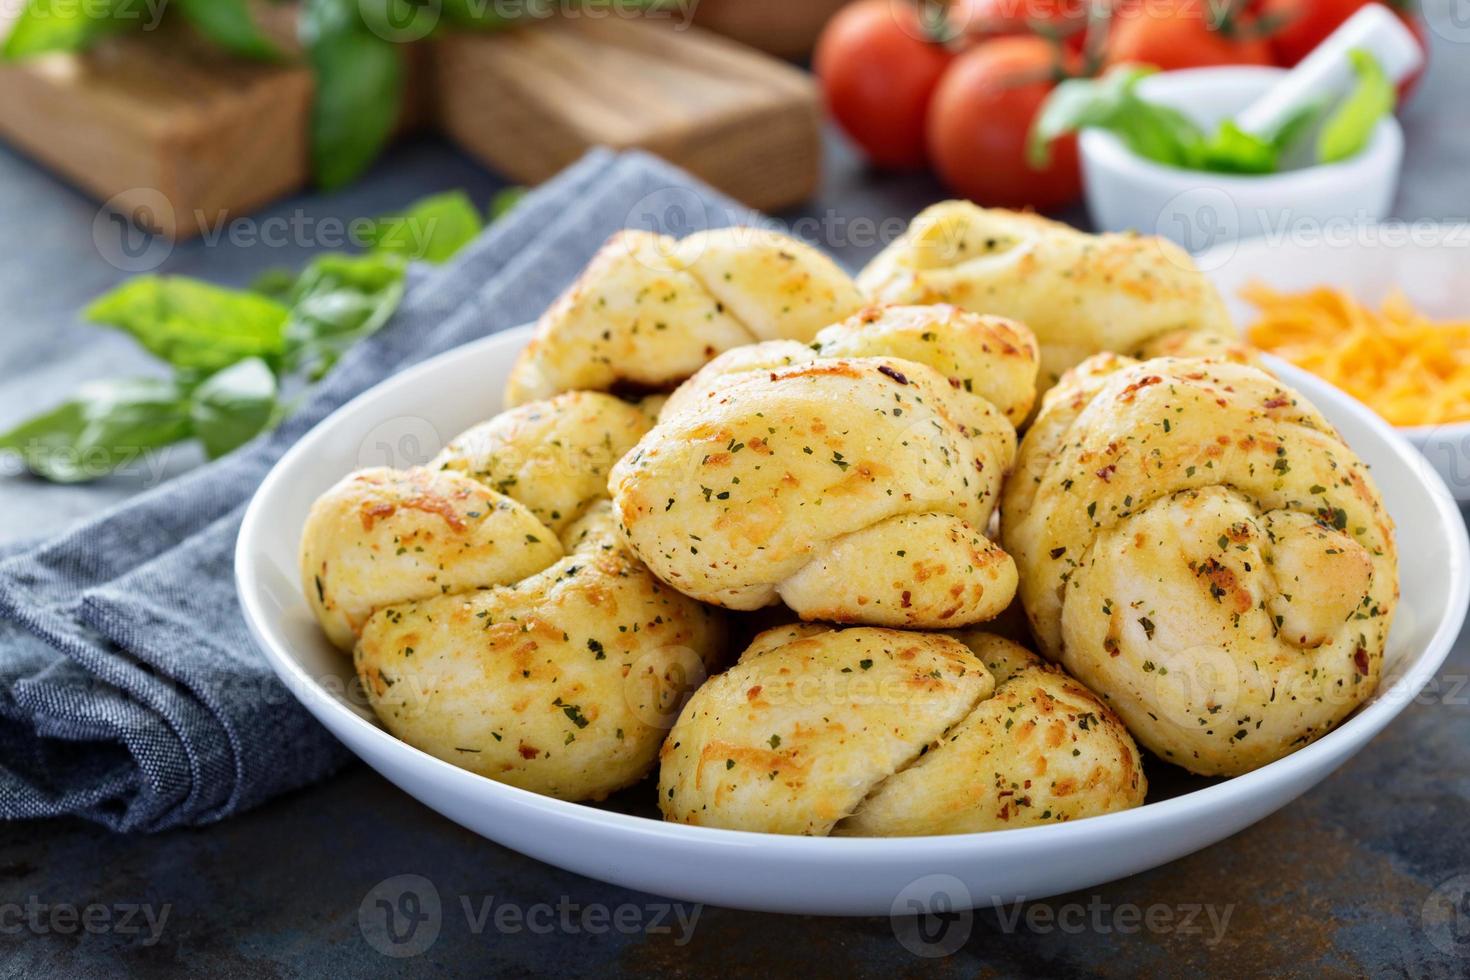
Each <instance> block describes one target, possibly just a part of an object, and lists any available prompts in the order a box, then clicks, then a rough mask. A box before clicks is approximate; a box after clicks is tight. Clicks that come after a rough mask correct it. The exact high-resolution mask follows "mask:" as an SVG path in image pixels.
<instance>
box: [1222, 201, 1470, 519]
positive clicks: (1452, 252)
mask: <svg viewBox="0 0 1470 980" xmlns="http://www.w3.org/2000/svg"><path fill="white" fill-rule="evenodd" d="M1196 262H1197V263H1198V265H1199V266H1200V268H1201V269H1203V270H1204V271H1205V272H1206V274H1208V275H1209V276H1210V278H1212V279H1213V280H1214V282H1215V285H1216V286H1217V287H1219V289H1220V292H1221V293H1222V294H1223V295H1224V296H1225V302H1226V304H1227V305H1228V306H1229V307H1230V314H1231V316H1232V317H1233V318H1234V320H1235V322H1236V324H1237V325H1239V326H1240V328H1241V329H1242V330H1244V329H1245V328H1246V327H1248V326H1249V325H1250V324H1251V323H1252V322H1253V321H1254V320H1255V318H1256V312H1255V309H1254V308H1253V307H1252V306H1251V305H1250V304H1249V303H1247V302H1246V301H1245V300H1243V299H1241V298H1240V290H1241V288H1242V287H1244V286H1246V285H1249V284H1250V283H1252V282H1263V283H1265V284H1266V285H1268V286H1271V287H1272V288H1274V289H1280V290H1285V291H1287V292H1296V291H1300V290H1306V289H1310V288H1312V287H1313V286H1320V285H1325V286H1333V287H1336V288H1338V289H1342V290H1344V291H1345V292H1347V293H1349V294H1351V295H1352V296H1354V297H1356V298H1357V299H1358V300H1360V301H1362V302H1364V303H1368V304H1370V305H1374V306H1376V305H1377V304H1379V303H1381V302H1382V301H1383V299H1384V298H1385V297H1387V296H1388V295H1389V294H1390V293H1391V292H1393V290H1394V289H1401V290H1403V292H1404V295H1406V296H1407V297H1408V298H1409V300H1410V301H1411V302H1412V303H1413V304H1414V306H1415V307H1417V308H1418V309H1419V310H1420V311H1422V312H1423V313H1424V314H1425V315H1426V316H1429V317H1431V318H1433V319H1436V320H1470V294H1467V293H1466V291H1465V285H1464V284H1465V283H1467V282H1470V224H1458V225H1441V224H1432V223H1427V222H1421V223H1416V224H1392V223H1390V224H1380V225H1354V224H1350V223H1348V222H1339V223H1336V224H1334V225H1330V226H1327V227H1325V228H1321V229H1306V228H1302V229H1298V230H1297V231H1295V232H1291V233H1288V234H1282V235H1275V234H1273V235H1268V236H1266V237H1264V238H1258V239H1254V240H1251V241H1243V242H1227V243H1225V244H1222V245H1218V246H1216V247H1215V248H1213V249H1210V250H1208V251H1206V252H1203V253H1201V254H1199V255H1198V256H1196ZM1395 431H1397V432H1398V433H1399V434H1400V435H1402V436H1403V437H1404V438H1406V439H1408V440H1409V442H1411V443H1413V444H1414V446H1416V447H1417V448H1418V449H1419V451H1420V452H1422V453H1423V454H1424V455H1425V456H1426V457H1427V458H1428V459H1429V461H1430V463H1431V464H1433V466H1434V468H1435V469H1436V470H1438V471H1439V475H1440V476H1441V477H1442V478H1443V479H1444V482H1445V485H1446V486H1448V487H1449V490H1450V493H1451V495H1453V496H1454V497H1455V499H1456V500H1460V501H1464V502H1467V503H1470V422H1450V423H1446V424H1443V425H1418V426H1400V427H1398V428H1397V429H1396V430H1395Z"/></svg>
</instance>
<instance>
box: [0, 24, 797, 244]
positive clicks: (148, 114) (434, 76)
mask: <svg viewBox="0 0 1470 980" xmlns="http://www.w3.org/2000/svg"><path fill="white" fill-rule="evenodd" d="M274 9H275V10H276V11H278V14H277V16H278V17H281V18H282V21H281V22H280V23H279V24H278V25H277V27H278V29H277V30H275V31H271V32H270V33H271V34H272V35H273V37H274V38H275V39H276V40H278V41H283V42H285V43H287V44H289V41H290V31H291V29H292V24H293V21H292V17H293V16H294V15H293V14H292V12H291V10H290V8H281V7H277V8H274ZM4 28H5V25H4V24H0V33H3V31H4ZM405 50H406V51H407V54H408V57H409V59H410V70H409V77H410V79H411V85H410V93H409V97H408V100H407V102H408V105H407V111H406V113H405V119H404V125H403V129H405V130H406V129H410V128H415V127H416V126H417V125H427V126H434V125H436V124H438V125H442V127H443V129H444V130H445V131H446V132H447V133H448V134H449V135H450V136H451V137H452V138H453V139H454V140H455V141H456V142H458V143H459V144H460V145H461V146H463V147H464V148H465V149H466V150H467V151H469V152H470V153H472V154H473V155H475V156H476V157H478V158H480V159H481V160H482V161H484V162H485V163H486V164H488V165H489V166H490V167H492V168H494V169H497V170H499V171H501V172H502V173H504V174H505V175H506V176H508V177H509V178H511V179H512V180H515V181H518V182H522V183H532V184H534V183H538V182H540V181H542V180H544V179H546V178H547V177H550V176H551V175H552V174H554V173H556V172H557V171H558V170H560V169H561V168H562V167H564V166H566V165H567V164H569V163H571V162H572V161H573V160H575V159H576V158H577V157H578V156H580V155H581V154H582V153H583V152H584V151H585V150H586V149H588V148H589V147H591V146H594V145H598V144H601V145H607V146H612V147H617V148H625V147H642V148H646V149H648V150H651V151H653V152H655V153H658V154H660V155H662V156H664V157H665V158H667V159H669V160H670V161H672V162H674V163H676V164H679V165H680V166H683V167H685V168H687V169H689V170H690V171H692V172H694V173H695V174H697V175H699V176H701V177H703V178H704V179H705V180H707V181H709V182H710V183H712V184H714V185H715V186H716V187H718V188H720V189H721V190H724V191H726V192H727V193H729V194H731V195H732V196H734V197H736V198H737V199H739V200H741V201H743V202H744V203H746V204H749V205H751V206H752V207H758V208H779V207H782V206H785V205H788V204H792V203H795V202H797V201H800V200H801V199H802V198H804V197H806V196H807V195H809V194H810V193H811V191H812V190H813V189H814V188H815V186H816V181H817V178H818V171H819V164H820V140H819V136H818V119H819V114H818V108H817V99H816V95H815V91H814V88H813V86H812V84H811V81H810V79H808V78H807V77H806V76H805V75H804V74H802V73H801V72H799V71H797V70H796V69H794V68H791V67H790V66H788V65H785V64H782V63H780V62H778V61H775V60H774V59H771V58H769V57H767V56H765V55H763V54H760V53H759V52H756V51H754V50H752V49H748V48H744V47H742V46H740V45H737V44H735V43H733V42H730V41H727V40H725V39H723V38H718V37H715V36H713V35H710V34H707V33H705V32H703V31H700V30H697V29H693V28H690V29H687V30H683V31H675V30H673V29H671V28H670V27H669V26H667V25H666V24H664V23H662V22H651V21H648V20H629V19H619V18H601V19H592V18H587V17H581V18H576V19H570V18H569V19H567V20H565V21H545V22H537V23H535V24H534V25H531V26H528V27H526V28H523V29H518V30H515V31H510V32H506V33H502V34H472V35H459V36H453V37H448V38H445V39H442V40H439V41H436V42H433V43H431V44H424V45H420V46H416V47H413V48H407V49H405ZM312 91H313V85H312V78H311V73H310V72H309V71H308V70H307V69H306V68H305V67H303V66H301V65H300V64H299V63H286V64H260V63H256V62H249V61H244V60H241V59H236V58H231V57H228V56H226V55H224V54H222V53H221V52H219V51H218V50H217V49H215V48H213V47H212V46H210V45H208V44H207V43H205V42H203V41H201V40H199V39H198V38H197V37H195V36H193V35H192V34H191V33H189V32H188V31H187V30H185V29H183V28H173V29H170V28H168V26H167V25H165V27H164V28H163V29H160V30H158V31H155V32H151V33H148V34H134V35H123V36H117V37H112V38H108V39H107V40H105V41H103V42H102V43H101V44H99V45H98V46H97V47H95V48H94V49H93V50H91V51H88V52H86V53H85V54H81V55H67V54H60V55H51V56H46V57H42V58H38V59H35V60H32V61H28V62H25V63H23V64H20V65H0V139H3V140H5V141H7V142H9V143H10V144H11V145H12V146H15V147H17V148H19V149H20V150H22V151H24V152H25V153H27V154H29V155H30V156H32V157H34V158H35V159H37V160H39V161H40V162H42V163H43V164H45V165H46V166H48V167H50V168H51V169H52V170H54V171H56V172H57V173H59V174H61V175H62V176H63V177H65V178H66V179H68V180H69V181H71V182H72V183H74V184H75V185H76V186H78V187H79V188H81V189H82V190H84V191H85V192H87V193H88V194H90V195H91V196H93V197H95V198H97V199H98V200H99V201H104V202H108V203H109V205H110V206H111V207H113V208H114V209H115V210H117V211H119V212H121V213H123V214H125V215H127V216H128V217H130V218H131V219H132V220H134V221H135V222H137V223H138V224H139V225H141V226H143V227H146V228H148V229H149V230H152V231H157V232H161V233H163V234H166V235H169V236H171V237H174V238H187V237H190V236H193V235H197V234H199V233H200V232H202V231H205V230H208V229H211V228H216V227H218V226H219V224H220V223H221V222H223V221H225V220H228V219H230V218H235V217H239V216H242V215H244V214H248V213H249V212H250V211H251V210H253V209H255V208H258V207H260V206H262V205H264V204H267V203H269V202H271V201H274V200H276V199H278V198H280V197H282V196H284V195H286V194H290V193H292V192H294V191H297V190H299V189H300V188H302V187H303V186H305V185H306V184H307V183H308V182H309V180H310V176H311V175H310V172H309V144H308V126H309V120H310V113H311V99H312Z"/></svg>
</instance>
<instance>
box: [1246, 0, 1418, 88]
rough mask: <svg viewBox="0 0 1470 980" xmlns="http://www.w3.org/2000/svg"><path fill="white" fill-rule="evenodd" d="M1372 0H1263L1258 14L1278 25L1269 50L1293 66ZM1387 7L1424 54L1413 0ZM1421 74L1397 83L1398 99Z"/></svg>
mask: <svg viewBox="0 0 1470 980" xmlns="http://www.w3.org/2000/svg"><path fill="white" fill-rule="evenodd" d="M1372 2H1374V0H1264V2H1263V3H1262V4H1261V16H1262V17H1265V18H1268V19H1270V20H1271V21H1274V22H1276V23H1277V24H1279V26H1278V27H1277V29H1276V32H1275V33H1274V34H1272V35H1271V50H1272V51H1273V52H1274V53H1275V55H1276V60H1277V62H1278V63H1279V64H1281V65H1284V66H1285V67H1287V68H1290V67H1292V66H1293V65H1295V64H1296V63H1297V62H1299V61H1301V60H1302V59H1303V58H1305V57H1306V56H1307V55H1309V54H1311V53H1312V49H1313V48H1315V47H1316V46H1317V45H1319V44H1321V43H1322V42H1323V41H1325V40H1326V39H1327V35H1329V34H1331V33H1332V32H1333V31H1335V30H1337V28H1338V27H1340V26H1341V25H1342V22H1343V21H1345V20H1347V19H1348V18H1349V17H1351V16H1352V15H1353V14H1355V13H1357V12H1358V11H1359V10H1360V9H1361V8H1362V7H1364V6H1367V5H1368V4H1369V3H1372ZM1388 6H1389V8H1390V9H1392V10H1393V12H1394V13H1395V14H1397V15H1398V17H1399V19H1400V20H1402V21H1403V22H1404V23H1405V24H1406V25H1408V28H1409V30H1411V31H1413V32H1414V36H1415V37H1417V38H1418V39H1419V46H1420V47H1422V48H1423V49H1424V53H1425V55H1426V57H1427V56H1428V54H1429V45H1428V44H1427V43H1426V42H1425V34H1424V23H1423V22H1422V21H1421V20H1420V19H1419V16H1418V14H1417V12H1416V10H1415V7H1414V4H1413V3H1412V0H1405V2H1402V3H1397V4H1388ZM1423 74H1424V70H1423V69H1422V68H1421V69H1420V70H1419V71H1417V72H1415V73H1414V74H1412V75H1410V76H1409V77H1408V78H1406V79H1404V80H1403V82H1401V83H1400V84H1399V101H1401V102H1402V101H1403V100H1404V99H1407V98H1408V97H1409V93H1410V92H1412V91H1413V90H1414V86H1415V85H1417V84H1418V82H1419V78H1420V76H1422V75H1423Z"/></svg>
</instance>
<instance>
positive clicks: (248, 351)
mask: <svg viewBox="0 0 1470 980" xmlns="http://www.w3.org/2000/svg"><path fill="white" fill-rule="evenodd" d="M287 315H288V311H287V310H286V308H285V307H284V306H282V305H281V304H280V303H278V302H276V301H275V300H272V299H270V298H268V297H265V296H261V295H259V294H257V293H252V292H248V291H244V290H234V289H225V288H222V287H220V286H214V285H211V284H209V283H206V282H200V281H198V280H195V279H186V278H184V277H182V276H173V277H159V276H139V277H137V278H134V279H130V280H129V281H127V282H125V283H123V284H122V285H121V286H119V287H117V288H116V289H114V290H113V291H112V292H110V293H106V294H104V295H103V296H101V297H99V298H98V299H96V300H94V301H93V302H92V304H91V305H90V306H88V307H87V310H86V316H87V319H89V320H91V321H93V322H94V323H105V324H107V325H109V326H113V327H117V328H118V329H120V330H123V331H125V332H126V333H128V334H129V335H131V336H132V337H133V339H135V340H137V341H138V343H140V344H142V345H143V347H144V348H146V349H147V350H148V352H149V353H151V354H153V355H155V356H157V357H160V358H162V359H163V360H165V361H167V362H168V363H170V364H172V365H173V366H175V367H178V368H185V369H199V370H203V371H206V372H208V371H217V370H219V369H220V368H222V367H227V366H229V365H231V364H233V363H235V362H236V361H238V360H240V359H242V358H246V357H267V358H272V357H277V356H279V355H280V353H281V351H282V346H283V338H284V330H285V326H286V319H287Z"/></svg>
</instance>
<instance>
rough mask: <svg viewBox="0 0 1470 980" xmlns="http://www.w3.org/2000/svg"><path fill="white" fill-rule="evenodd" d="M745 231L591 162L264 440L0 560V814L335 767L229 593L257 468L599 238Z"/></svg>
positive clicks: (531, 313) (675, 183) (370, 343)
mask: <svg viewBox="0 0 1470 980" xmlns="http://www.w3.org/2000/svg"><path fill="white" fill-rule="evenodd" d="M748 220H751V216H750V215H749V214H748V213H747V212H745V211H744V210H743V209H741V208H740V207H739V206H738V205H736V204H735V203H734V202H732V201H730V200H728V199H726V198H723V197H721V196H720V195H719V194H717V193H716V192H714V191H712V190H710V189H709V188H708V187H706V186H704V185H702V184H700V183H699V182H698V181H696V180H695V179H694V178H692V177H690V176H689V175H688V174H685V173H683V172H681V171H679V170H676V169H674V168H673V167H670V166H669V165H668V164H665V163H663V162H662V161H659V160H657V159H656V158H654V157H651V156H648V155H646V154H642V153H623V154H613V153H609V152H606V151H597V152H593V153H591V154H589V155H588V156H587V157H585V158H583V159H582V160H581V161H579V162H578V163H577V164H575V165H573V166H572V167H571V168H570V169H568V170H567V171H565V172H564V173H563V174H561V175H560V176H559V177H557V178H556V179H554V180H552V181H551V182H549V183H548V184H546V185H544V186H543V187H542V188H540V189H538V190H536V191H534V192H533V193H531V194H529V195H528V196H527V197H526V198H525V200H524V201H523V202H522V203H521V204H520V205H519V206H518V207H517V208H516V209H515V210H514V211H512V212H511V213H510V214H509V215H507V216H505V217H504V218H502V219H501V220H500V221H498V222H496V223H495V224H494V225H493V226H492V227H491V228H489V229H488V230H487V231H486V232H485V233H484V234H483V235H482V236H481V237H480V238H479V239H478V240H477V241H475V242H474V243H472V244H471V245H470V246H468V247H467V248H466V249H465V250H464V251H463V252H462V253H461V254H460V255H458V256H456V258H455V259H454V260H453V261H452V262H451V263H449V264H448V265H446V266H443V267H440V268H437V269H432V270H429V269H422V268H417V267H416V268H415V269H414V270H413V271H412V272H411V274H410V279H409V283H408V288H407V290H406V292H405V297H404V301H403V304H402V306H401V307H400V308H399V310H398V312H397V314H396V315H395V316H394V317H393V319H392V321H391V322H390V323H389V324H388V325H387V326H385V327H384V328H383V329H382V330H381V331H379V332H378V333H377V334H375V335H374V336H372V337H370V338H368V339H366V340H364V341H362V342H361V343H359V344H357V345H356V346H355V347H354V348H353V349H352V350H351V351H349V352H348V353H347V354H346V355H345V356H344V357H343V358H342V360H341V361H340V362H339V363H338V365H337V366H336V367H335V368H334V369H333V370H332V371H331V373H330V374H328V376H327V377H326V378H325V379H323V380H322V381H321V383H320V384H318V385H317V386H315V387H314V388H313V389H312V390H311V392H310V393H309V395H308V397H307V398H306V399H305V401H304V403H303V405H302V406H301V408H300V409H299V410H298V411H297V412H296V413H295V414H294V415H292V416H291V417H290V418H289V419H287V420H286V421H285V422H283V423H282V424H281V425H280V427H279V428H277V429H276V430H275V431H274V432H272V433H270V434H269V435H267V436H263V437H262V438H260V439H258V440H256V441H255V442H253V443H251V444H250V445H248V446H246V447H244V448H242V449H240V450H239V451H237V452H235V453H232V454H230V455H229V456H227V457H225V458H223V459H221V460H219V461H217V462H214V463H211V464H208V465H205V466H202V467H200V468H199V469H197V470H194V471H192V472H190V473H188V474H186V475H184V476H182V477H180V478H178V479H176V480H174V481H172V482H169V483H166V484H164V485H163V486H160V487H158V488H156V489H154V490H151V491H149V492H147V493H143V494H140V495H139V496H137V497H134V498H132V499H131V500H129V501H127V502H125V503H124V504H122V505H121V506H119V507H117V508H115V509H113V510H112V511H110V512H108V513H106V514H103V515H102V516H100V517H98V518H96V519H93V520H90V521H86V522H84V523H83V524H82V525H81V526H79V527H76V528H74V529H72V530H70V531H68V532H66V533H64V534H62V535H60V536H59V537H57V538H55V539H53V540H50V541H45V542H42V543H39V544H34V543H33V544H30V545H27V546H25V547H24V548H23V549H22V550H20V551H19V553H15V551H14V549H12V553H10V554H8V555H6V554H4V553H0V817H4V818H10V819H25V818H36V817H49V816H59V815H66V814H71V815H77V816H82V817H86V818H88V819H92V820H96V821H98V822H100V823H103V824H106V825H107V826H109V827H112V828H114V829H117V830H149V831H151V830H161V829H165V828H169V827H177V826H184V825H196V824H206V823H210V822H212V821H215V820H220V819H222V818H224V817H227V816H230V815H231V814H234V813H238V812H240V811H241V810H245V809H248V808H249V807H252V806H255V805H256V804H259V803H261V802H263V801H265V800H267V799H270V798H271V797H273V796H275V795H277V794H279V793H283V792H285V791H287V790H291V789H294V788H297V787H300V786H304V785H307V784H309V783H312V782H314V781H316V780H319V779H322V778H323V777H325V776H327V775H329V774H331V773H332V772H333V771H335V770H336V769H338V768H339V767H341V766H342V765H343V764H344V763H345V762H346V761H347V758H348V756H347V753H346V750H345V749H343V748H342V746H341V745H339V744H338V743H337V742H336V741H335V740H334V739H333V738H332V737H331V736H330V735H329V734H327V732H326V731H325V730H324V729H322V728H321V727H320V726H318V725H317V724H316V722H315V721H314V720H313V719H312V718H311V717H310V716H309V715H308V714H307V713H306V711H305V710H304V709H303V708H302V707H301V706H300V705H299V704H298V703H297V702H296V701H295V700H294V699H293V698H292V697H291V696H290V694H289V693H287V691H286V689H285V687H284V686H283V685H281V684H280V683H279V682H278V681H277V680H276V678H275V675H274V674H273V673H272V672H271V670H270V668H269V666H268V665H267V664H266V662H265V659H264V657H262V656H261V654H260V653H259V652H258V651H257V650H256V649H255V647H254V645H253V643H252V641H251V639H250V637H249V634H248V633H247V632H246V627H245V622H244V620H243V618H242V616H241V614H240V609H239V604H238V602H237V601H236V598H235V582H234V574H233V552H234V547H235V539H236V537H237V535H238V533H239V529H240V520H241V517H242V514H243V512H244V508H245V505H246V504H247V503H248V501H249V500H250V497H251V495H252V494H253V493H254V491H255V488H256V486H257V485H258V484H259V483H260V481H261V479H262V478H263V477H264V476H265V474H266V472H267V471H268V470H269V469H270V467H271V466H272V465H273V464H274V463H275V461H276V460H277V459H279V458H280V456H281V454H282V453H283V452H284V451H285V450H286V449H287V448H288V447H289V446H290V445H291V444H292V443H294V442H295V441H296V440H297V439H299V438H300V437H301V436H302V435H303V434H304V433H305V432H306V431H307V430H308V429H310V428H311V427H312V426H313V425H315V424H316V423H317V422H319V421H321V419H322V418H323V417H325V416H326V415H327V414H328V413H330V412H331V411H332V410H333V409H335V408H337V407H338V406H339V405H341V404H342V403H343V402H345V401H347V400H348V399H350V398H351V397H353V396H354V395H356V394H358V393H359V392H361V391H363V390H364V389H366V388H368V387H370V386H371V385H373V384H376V383H377V382H378V381H381V380H382V379H383V378H384V377H386V376H388V375H389V374H392V373H394V372H396V371H398V370H399V369H401V368H403V367H404V366H405V365H407V364H410V363H412V362H414V361H417V360H421V359H422V358H424V357H427V356H429V355H432V354H437V353H439V352H441V351H444V350H448V349H449V348H451V347H454V346H457V345H459V344H463V343H465V342H466V341H469V340H473V339H475V338H477V337H481V336H484V335H486V334H489V333H493V332H495V331H497V330H502V329H505V328H507V327H510V326H513V325H515V324H518V323H524V322H526V321H528V320H532V319H534V318H535V317H536V316H537V315H538V314H540V312H541V311H542V310H543V309H544V308H545V307H546V306H547V305H548V304H549V303H550V302H551V301H552V300H553V299H554V298H555V297H556V295H557V294H558V293H559V292H560V291H561V290H562V289H563V288H564V287H565V286H566V285H567V283H569V282H570V281H571V280H572V279H573V278H574V277H575V275H576V274H577V272H578V271H579V270H580V269H581V268H582V267H583V266H584V265H585V264H586V263H587V262H588V260H589V259H591V257H592V254H593V253H594V252H595V251H596V249H597V248H598V247H599V246H600V245H601V244H602V242H603V241H604V239H606V238H607V236H608V235H610V234H611V233H613V232H614V231H616V230H618V229H620V228H624V227H627V226H629V225H635V226H642V227H650V225H651V226H652V227H653V228H654V229H655V230H666V231H670V232H672V233H677V234H683V233H686V232H687V231H691V230H696V229H697V228H699V227H715V226H720V225H727V224H731V223H735V222H737V221H748ZM56 492H57V493H65V492H66V490H65V489H62V488H58V490H57V491H56Z"/></svg>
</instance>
